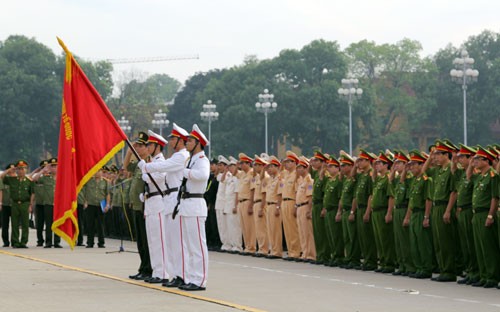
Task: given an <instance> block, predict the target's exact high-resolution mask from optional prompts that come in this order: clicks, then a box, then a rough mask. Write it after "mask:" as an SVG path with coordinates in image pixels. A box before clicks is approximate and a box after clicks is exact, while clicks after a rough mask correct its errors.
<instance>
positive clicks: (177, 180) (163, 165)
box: [138, 123, 189, 287]
mask: <svg viewBox="0 0 500 312" xmlns="http://www.w3.org/2000/svg"><path fill="white" fill-rule="evenodd" d="M188 135H189V133H188V132H187V131H186V130H184V129H183V128H181V127H179V126H178V125H177V124H175V123H174V125H173V128H172V132H171V133H170V135H169V140H168V145H169V146H170V148H171V149H172V150H173V151H174V153H173V154H172V156H171V157H170V158H168V159H166V160H164V161H155V162H151V163H148V164H147V163H146V162H144V161H141V162H139V164H138V166H139V168H141V170H142V172H143V173H153V172H154V173H156V172H162V173H166V180H165V181H163V182H162V185H163V186H165V187H166V189H165V197H163V202H164V206H165V215H164V224H165V227H164V232H165V241H166V244H165V245H166V252H165V255H164V256H165V262H166V265H167V273H168V276H169V277H171V278H172V280H171V281H168V282H164V283H163V286H166V287H179V286H181V285H182V284H184V278H185V277H184V274H183V271H182V261H181V259H182V257H183V254H182V241H181V221H180V218H176V219H175V220H174V219H173V218H172V212H173V211H174V207H175V205H176V204H177V194H178V191H179V187H180V185H181V182H182V178H183V176H182V174H183V171H184V167H185V166H186V163H187V160H188V158H189V153H188V151H187V150H186V147H185V144H186V141H187V137H188Z"/></svg>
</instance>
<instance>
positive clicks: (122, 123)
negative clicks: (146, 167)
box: [118, 116, 132, 163]
mask: <svg viewBox="0 0 500 312" xmlns="http://www.w3.org/2000/svg"><path fill="white" fill-rule="evenodd" d="M118 125H119V126H120V128H121V129H122V130H123V132H124V133H125V134H126V135H128V133H129V132H130V130H132V127H131V126H130V125H129V121H128V120H127V119H125V116H122V118H121V119H120V120H118ZM124 157H125V147H124V148H122V163H123V158H124Z"/></svg>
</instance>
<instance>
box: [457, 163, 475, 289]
mask: <svg viewBox="0 0 500 312" xmlns="http://www.w3.org/2000/svg"><path fill="white" fill-rule="evenodd" d="M454 178H455V187H456V191H457V209H458V211H459V212H458V220H457V221H458V222H457V225H458V236H459V240H460V247H461V249H462V255H463V261H464V266H465V271H466V272H467V276H466V277H467V278H468V279H469V280H470V281H471V282H477V281H478V280H479V267H478V266H477V257H476V248H475V246H474V234H473V230H472V217H473V215H474V214H473V212H472V192H473V185H474V184H473V182H472V181H469V180H468V179H467V175H466V172H465V170H464V169H457V170H456V171H455V174H454Z"/></svg>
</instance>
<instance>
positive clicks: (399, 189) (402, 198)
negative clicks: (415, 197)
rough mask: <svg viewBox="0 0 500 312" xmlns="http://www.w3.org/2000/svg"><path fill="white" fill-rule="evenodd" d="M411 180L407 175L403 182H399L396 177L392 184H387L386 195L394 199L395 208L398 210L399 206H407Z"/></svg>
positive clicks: (398, 178)
mask: <svg viewBox="0 0 500 312" xmlns="http://www.w3.org/2000/svg"><path fill="white" fill-rule="evenodd" d="M412 180H413V179H412V177H411V175H410V174H407V176H406V179H405V180H404V182H401V179H400V176H396V177H395V178H394V180H392V183H389V189H388V193H389V196H390V197H393V198H394V205H395V206H396V207H398V208H399V206H402V205H407V204H408V197H409V193H410V186H411V182H412ZM405 208H406V207H405Z"/></svg>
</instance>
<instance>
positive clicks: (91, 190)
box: [82, 167, 111, 248]
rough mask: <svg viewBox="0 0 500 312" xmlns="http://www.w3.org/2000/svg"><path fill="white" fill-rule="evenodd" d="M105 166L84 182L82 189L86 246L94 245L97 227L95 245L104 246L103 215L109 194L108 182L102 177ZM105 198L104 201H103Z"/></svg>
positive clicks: (109, 197) (106, 209) (106, 207)
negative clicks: (85, 223)
mask: <svg viewBox="0 0 500 312" xmlns="http://www.w3.org/2000/svg"><path fill="white" fill-rule="evenodd" d="M105 170H106V168H105V167H103V168H101V169H100V170H99V171H97V172H96V173H95V175H94V176H93V177H92V178H91V179H90V180H89V181H88V182H87V183H86V184H85V186H84V187H83V189H82V192H83V196H84V198H85V203H84V205H83V207H84V209H85V210H86V211H85V214H86V218H87V247H86V248H93V247H94V237H95V231H96V227H97V237H98V241H97V246H98V247H99V248H105V246H104V228H103V226H104V222H103V219H104V218H103V216H104V213H106V212H107V211H108V210H109V204H110V201H111V195H110V192H109V183H108V181H107V180H106V179H105V178H104V171H105ZM104 200H105V202H104Z"/></svg>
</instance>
